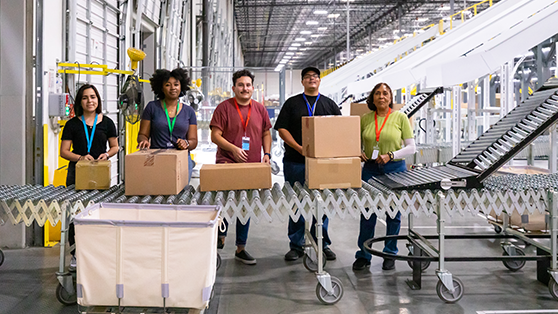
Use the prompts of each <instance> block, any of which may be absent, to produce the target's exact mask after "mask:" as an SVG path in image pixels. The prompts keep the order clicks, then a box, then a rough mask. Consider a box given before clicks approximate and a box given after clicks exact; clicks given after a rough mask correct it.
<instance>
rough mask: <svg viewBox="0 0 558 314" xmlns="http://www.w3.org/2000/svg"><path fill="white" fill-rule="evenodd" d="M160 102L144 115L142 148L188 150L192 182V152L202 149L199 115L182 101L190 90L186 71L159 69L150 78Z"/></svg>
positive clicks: (154, 102)
mask: <svg viewBox="0 0 558 314" xmlns="http://www.w3.org/2000/svg"><path fill="white" fill-rule="evenodd" d="M149 81H150V83H151V89H152V90H153V93H155V95H156V96H157V98H158V100H154V101H150V102H149V103H148V104H147V106H146V107H145V110H144V111H143V114H142V115H141V122H140V130H139V134H138V148H139V149H147V148H155V149H167V148H176V149H179V150H186V149H187V150H188V164H189V165H188V183H189V182H190V178H191V177H192V170H193V169H194V163H193V162H192V158H191V157H190V151H191V150H193V149H195V148H196V147H197V146H198V123H197V120H196V112H195V111H194V109H193V108H192V107H190V106H185V105H184V104H183V103H181V102H180V101H179V97H180V96H181V94H182V93H184V92H186V91H187V90H189V89H190V87H189V85H188V84H189V83H190V78H189V77H188V73H186V70H184V69H182V68H176V69H174V70H172V71H169V70H164V69H159V70H156V71H155V73H153V76H151V78H150V79H149Z"/></svg>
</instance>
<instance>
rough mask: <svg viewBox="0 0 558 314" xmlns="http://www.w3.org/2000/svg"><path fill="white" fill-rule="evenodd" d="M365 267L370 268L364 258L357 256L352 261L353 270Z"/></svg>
mask: <svg viewBox="0 0 558 314" xmlns="http://www.w3.org/2000/svg"><path fill="white" fill-rule="evenodd" d="M367 268H370V261H369V260H367V259H366V258H363V257H359V258H357V259H356V261H355V262H354V263H353V270H365V269H367Z"/></svg>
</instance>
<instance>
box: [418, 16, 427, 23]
mask: <svg viewBox="0 0 558 314" xmlns="http://www.w3.org/2000/svg"><path fill="white" fill-rule="evenodd" d="M417 21H419V22H426V21H428V18H427V17H419V18H418V19H417Z"/></svg>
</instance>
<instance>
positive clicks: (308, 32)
mask: <svg viewBox="0 0 558 314" xmlns="http://www.w3.org/2000/svg"><path fill="white" fill-rule="evenodd" d="M300 33H301V34H302V35H310V34H312V32H311V31H301V32H300Z"/></svg>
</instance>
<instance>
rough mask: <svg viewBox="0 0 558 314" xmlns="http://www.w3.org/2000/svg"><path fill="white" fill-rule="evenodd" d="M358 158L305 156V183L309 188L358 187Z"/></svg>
mask: <svg viewBox="0 0 558 314" xmlns="http://www.w3.org/2000/svg"><path fill="white" fill-rule="evenodd" d="M361 171H362V168H361V166H360V158H359V157H348V158H309V157H306V184H307V185H308V188H310V189H320V190H323V189H337V188H339V189H348V188H360V187H361V186H362V181H361Z"/></svg>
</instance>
